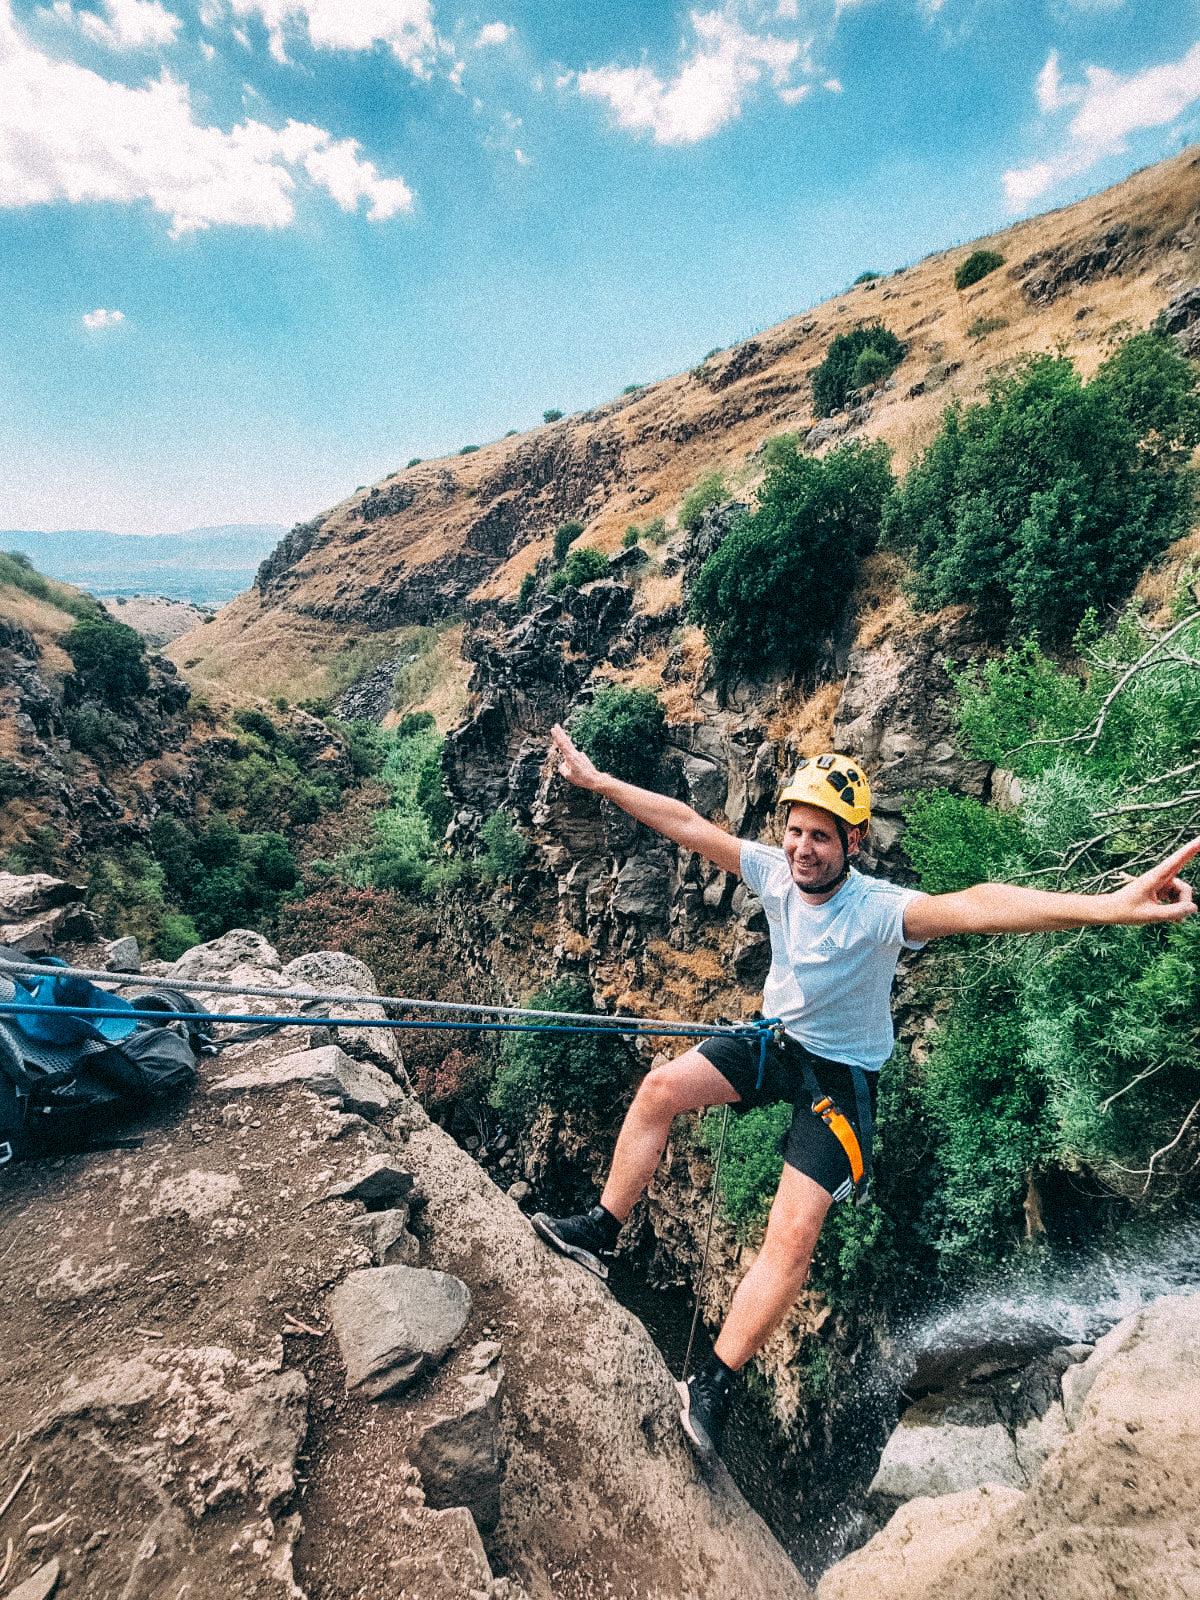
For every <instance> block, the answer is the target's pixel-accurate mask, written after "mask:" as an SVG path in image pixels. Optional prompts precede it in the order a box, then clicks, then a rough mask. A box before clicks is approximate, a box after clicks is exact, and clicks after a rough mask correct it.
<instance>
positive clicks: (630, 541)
mask: <svg viewBox="0 0 1200 1600" xmlns="http://www.w3.org/2000/svg"><path fill="white" fill-rule="evenodd" d="M639 537H640V530H639V528H638V525H637V523H636V522H631V523H630V524H629V526H628V527H627V528H626V529H625V532H624V533H623V534H622V535H621V548H622V550H629V549H630V548H632V546H633V545H635V544H636V543H637V542H638V539H639Z"/></svg>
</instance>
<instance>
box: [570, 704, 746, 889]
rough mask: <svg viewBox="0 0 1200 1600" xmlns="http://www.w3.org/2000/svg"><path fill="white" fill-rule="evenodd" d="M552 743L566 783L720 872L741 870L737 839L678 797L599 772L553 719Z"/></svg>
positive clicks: (740, 856)
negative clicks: (616, 808) (587, 791)
mask: <svg viewBox="0 0 1200 1600" xmlns="http://www.w3.org/2000/svg"><path fill="white" fill-rule="evenodd" d="M552 735H553V738H554V743H555V744H556V745H557V746H558V753H559V755H560V756H561V757H562V760H561V761H560V762H559V766H558V770H559V772H560V773H561V775H562V776H563V777H564V778H565V779H566V780H567V782H568V783H573V784H575V786H576V787H577V788H579V789H590V790H591V791H592V792H593V793H594V794H598V795H602V796H603V797H604V799H606V800H611V801H612V803H613V804H614V805H617V806H620V808H621V810H622V811H628V813H629V815H630V816H631V817H636V818H637V820H638V821H639V822H644V823H645V824H646V826H647V827H648V828H653V829H654V831H655V832H656V833H661V834H663V835H664V836H665V837H666V838H668V839H673V840H674V841H675V843H676V844H681V845H683V846H684V848H685V849H687V850H696V851H698V852H699V853H700V855H702V856H704V857H705V859H706V860H708V861H711V862H713V863H714V865H716V866H718V867H720V868H721V869H722V871H724V872H738V873H740V872H741V864H742V845H741V840H740V839H735V838H734V837H733V835H732V834H730V833H726V832H725V830H724V829H723V828H718V827H717V825H716V823H714V822H707V821H706V820H705V819H704V818H703V817H702V816H701V815H700V813H699V812H698V811H693V810H692V808H691V806H685V805H684V803H683V801H682V800H672V799H670V798H669V797H668V796H667V795H665V794H655V793H654V791H653V790H652V789H639V788H638V787H637V785H636V784H633V783H622V782H621V780H620V778H614V777H613V776H612V774H611V773H609V772H601V771H600V770H599V769H598V768H597V767H595V766H594V765H593V764H592V762H591V761H589V759H588V758H587V756H585V755H584V753H583V751H582V750H580V749H578V748H577V747H576V746H575V745H574V744H573V743H572V742H571V739H570V737H569V736H568V734H567V733H566V732H565V731H564V730H563V729H562V728H560V727H559V726H558V724H557V723H555V725H554V728H553V729H552Z"/></svg>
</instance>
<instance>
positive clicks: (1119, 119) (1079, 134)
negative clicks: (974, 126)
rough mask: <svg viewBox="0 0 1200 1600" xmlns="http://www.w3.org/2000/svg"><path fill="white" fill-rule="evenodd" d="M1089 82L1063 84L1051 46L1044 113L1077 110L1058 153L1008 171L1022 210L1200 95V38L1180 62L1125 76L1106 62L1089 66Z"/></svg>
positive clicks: (1015, 203)
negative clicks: (1102, 65)
mask: <svg viewBox="0 0 1200 1600" xmlns="http://www.w3.org/2000/svg"><path fill="white" fill-rule="evenodd" d="M1083 75H1084V78H1085V79H1086V82H1085V83H1081V84H1071V83H1063V81H1062V75H1061V72H1060V70H1059V65H1058V54H1057V52H1056V51H1051V53H1050V55H1049V56H1048V57H1047V59H1046V64H1045V66H1044V67H1043V68H1042V70H1041V71H1040V72H1039V73H1038V76H1037V81H1036V83H1035V85H1034V92H1035V93H1036V95H1037V101H1038V106H1039V107H1040V109H1041V111H1042V112H1043V114H1045V115H1049V114H1052V113H1054V112H1057V111H1063V110H1065V109H1066V108H1067V107H1068V106H1075V107H1077V108H1078V109H1077V110H1076V112H1075V115H1074V116H1073V117H1072V118H1071V121H1070V123H1069V125H1068V128H1067V140H1066V143H1065V145H1064V147H1063V149H1062V150H1061V151H1060V152H1059V154H1058V155H1056V156H1052V157H1051V158H1050V159H1049V160H1045V161H1036V162H1032V163H1031V164H1030V165H1029V166H1027V167H1012V168H1010V169H1009V170H1008V171H1007V172H1006V173H1005V174H1004V188H1005V192H1006V194H1007V196H1008V202H1009V205H1010V206H1012V207H1013V209H1014V210H1020V209H1022V208H1024V207H1025V206H1027V205H1029V204H1030V203H1031V202H1032V201H1034V200H1036V199H1038V198H1039V197H1040V196H1041V195H1043V194H1045V193H1046V191H1047V190H1048V189H1051V188H1053V186H1054V185H1055V184H1056V183H1060V182H1061V181H1062V180H1063V179H1064V178H1071V177H1075V176H1076V175H1077V174H1079V173H1081V172H1086V171H1087V170H1088V169H1089V168H1090V167H1092V166H1094V165H1095V164H1096V162H1097V161H1099V160H1101V159H1102V158H1103V157H1104V156H1107V155H1120V154H1121V153H1122V152H1123V151H1124V150H1125V149H1127V147H1128V139H1129V135H1130V134H1131V133H1136V132H1137V131H1138V130H1139V129H1142V128H1162V127H1165V126H1166V125H1167V124H1168V123H1170V122H1173V121H1174V120H1175V118H1176V117H1178V116H1179V115H1180V114H1181V113H1182V112H1183V111H1186V110H1187V108H1188V106H1190V105H1191V104H1192V103H1193V102H1194V101H1195V100H1197V99H1200V42H1198V43H1196V44H1194V45H1193V46H1192V48H1191V49H1190V50H1189V51H1188V52H1187V53H1186V54H1185V55H1184V56H1183V57H1181V59H1180V60H1178V61H1171V62H1168V63H1167V64H1166V65H1165V66H1161V67H1147V68H1146V69H1145V70H1144V71H1142V72H1135V73H1131V74H1130V75H1129V76H1128V77H1122V76H1121V75H1120V74H1119V73H1116V72H1110V71H1109V70H1108V69H1107V68H1106V67H1085V68H1084V74H1083Z"/></svg>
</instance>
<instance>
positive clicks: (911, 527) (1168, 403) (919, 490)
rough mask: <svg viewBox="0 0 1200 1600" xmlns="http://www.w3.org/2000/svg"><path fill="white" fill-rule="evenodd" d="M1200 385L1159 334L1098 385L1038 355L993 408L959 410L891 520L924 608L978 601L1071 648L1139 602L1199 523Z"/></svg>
mask: <svg viewBox="0 0 1200 1600" xmlns="http://www.w3.org/2000/svg"><path fill="white" fill-rule="evenodd" d="M1196 391H1197V378H1196V374H1195V373H1194V372H1193V371H1192V370H1191V369H1190V368H1189V366H1188V363H1187V362H1186V361H1185V360H1184V358H1183V357H1182V356H1181V355H1180V354H1179V352H1178V351H1177V350H1176V349H1175V348H1174V346H1173V344H1172V343H1171V341H1169V340H1167V339H1166V338H1164V337H1162V336H1160V335H1154V334H1146V335H1141V336H1139V337H1138V338H1136V339H1131V340H1129V341H1128V343H1127V345H1126V346H1123V347H1122V348H1121V349H1120V350H1118V351H1117V353H1116V354H1115V355H1114V356H1113V357H1111V358H1110V359H1109V360H1108V361H1107V362H1105V363H1104V364H1103V365H1102V366H1101V368H1100V370H1099V372H1098V373H1097V374H1096V377H1095V379H1094V380H1093V381H1092V382H1091V383H1089V384H1088V385H1087V386H1086V387H1085V386H1084V384H1083V383H1082V382H1081V381H1080V378H1079V374H1078V373H1077V372H1076V371H1075V368H1074V366H1073V365H1072V364H1071V362H1070V361H1069V360H1068V359H1067V358H1066V357H1063V356H1037V357H1033V358H1031V359H1030V360H1029V361H1028V362H1026V363H1025V364H1024V366H1023V367H1022V368H1021V369H1019V370H1018V371H1017V372H1015V373H1013V374H1011V375H1009V376H1007V377H1003V378H999V379H997V380H996V382H995V383H994V384H993V386H992V390H991V394H990V396H989V399H988V400H987V402H986V403H984V404H979V405H972V406H968V407H966V408H965V409H964V408H962V407H959V406H957V405H955V406H951V407H950V408H949V409H948V410H947V411H946V413H945V415H944V417H943V422H942V428H941V431H940V432H939V434H938V436H937V438H936V439H935V440H934V442H933V444H932V445H930V447H929V448H928V449H927V450H926V451H925V452H924V453H923V454H922V456H921V457H920V459H919V460H918V462H917V463H916V465H915V466H914V467H913V468H912V470H911V471H910V472H909V474H908V476H907V477H906V479H905V480H904V483H903V486H902V487H901V488H900V489H899V490H898V492H897V493H896V494H895V495H894V496H893V497H892V499H891V501H890V503H889V505H888V507H887V509H886V512H885V516H884V525H883V540H884V543H885V544H887V545H889V546H891V547H892V548H895V549H900V550H903V551H905V552H906V553H907V554H908V555H909V557H910V559H911V560H912V562H913V566H914V568H915V576H914V581H913V597H914V599H915V600H916V602H917V604H918V605H920V606H923V607H925V608H927V609H934V608H937V607H939V606H943V605H947V604H955V603H961V602H964V601H966V602H969V603H970V604H972V605H974V607H975V609H976V612H977V615H978V617H979V620H980V622H981V624H982V625H983V627H984V628H985V629H986V630H987V632H988V633H989V634H990V635H991V636H992V637H995V638H1002V637H1003V636H1004V635H1005V634H1008V635H1010V636H1013V635H1017V636H1020V635H1022V634H1027V633H1036V634H1038V635H1039V636H1040V637H1041V638H1042V639H1044V640H1045V641H1046V642H1048V643H1051V644H1056V645H1063V644H1065V643H1067V642H1068V641H1069V640H1070V638H1071V636H1072V634H1073V633H1074V631H1075V629H1076V628H1077V627H1078V625H1079V623H1080V621H1081V619H1082V618H1083V615H1084V613H1085V612H1086V611H1087V610H1088V608H1089V607H1094V608H1096V609H1097V610H1099V611H1101V612H1103V611H1104V610H1105V609H1107V608H1110V607H1112V606H1114V605H1117V604H1119V603H1120V602H1121V601H1123V600H1124V599H1125V597H1126V596H1127V595H1128V594H1129V593H1130V591H1131V590H1132V588H1133V586H1134V584H1135V583H1136V582H1137V579H1138V577H1139V576H1140V575H1141V573H1142V571H1143V569H1144V568H1145V566H1146V563H1147V562H1148V561H1150V560H1152V559H1153V558H1154V557H1155V556H1156V555H1158V554H1160V553H1161V552H1162V551H1163V550H1164V549H1165V548H1166V547H1167V545H1168V544H1169V543H1170V542H1171V541H1172V539H1174V538H1176V537H1178V536H1179V535H1180V534H1181V533H1183V532H1185V531H1186V529H1187V526H1188V522H1189V518H1190V512H1191V503H1192V482H1191V477H1190V474H1189V473H1188V471H1187V469H1186V468H1185V467H1184V466H1183V465H1182V462H1183V459H1184V458H1185V457H1186V455H1187V454H1189V453H1190V451H1191V450H1192V449H1193V448H1194V446H1195V445H1196V443H1197V442H1200V412H1198V410H1197V393H1196Z"/></svg>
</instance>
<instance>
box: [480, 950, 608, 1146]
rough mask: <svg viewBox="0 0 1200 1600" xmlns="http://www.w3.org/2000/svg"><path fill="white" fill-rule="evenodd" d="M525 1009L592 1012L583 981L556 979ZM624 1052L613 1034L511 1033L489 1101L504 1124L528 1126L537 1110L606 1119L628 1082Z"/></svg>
mask: <svg viewBox="0 0 1200 1600" xmlns="http://www.w3.org/2000/svg"><path fill="white" fill-rule="evenodd" d="M524 1005H525V1006H526V1007H527V1008H528V1009H529V1010H532V1011H573V1012H591V1011H594V1009H595V1007H594V1006H593V1004H592V992H591V989H590V988H589V986H588V985H587V984H586V983H585V982H584V980H583V979H582V978H572V977H567V978H559V979H557V980H556V981H555V982H553V983H551V984H549V985H548V986H547V988H546V989H544V990H543V991H542V992H541V993H540V994H535V995H531V996H529V998H528V999H526V1000H525V1001H524ZM628 1076H629V1072H628V1066H627V1059H626V1056H625V1052H624V1048H623V1046H622V1044H621V1041H620V1039H619V1038H617V1037H616V1036H615V1035H614V1036H612V1037H607V1036H605V1035H604V1034H589V1033H541V1032H533V1031H530V1032H528V1033H509V1034H505V1035H504V1042H503V1043H502V1044H501V1046H500V1064H499V1066H498V1067H497V1068H496V1077H495V1082H494V1083H493V1085H492V1092H491V1102H492V1104H493V1105H494V1106H495V1107H496V1109H497V1110H498V1111H499V1112H500V1114H501V1116H502V1117H504V1119H505V1121H506V1122H511V1123H515V1124H517V1125H519V1126H528V1124H529V1123H531V1122H532V1121H533V1118H534V1115H535V1113H536V1111H537V1109H538V1107H539V1106H542V1105H548V1106H551V1107H553V1109H554V1110H555V1111H571V1112H574V1113H575V1114H576V1115H587V1114H588V1113H592V1114H594V1115H601V1116H604V1115H608V1114H610V1113H611V1112H612V1111H613V1110H614V1109H615V1107H616V1105H617V1103H618V1101H619V1100H620V1098H621V1095H622V1093H623V1091H624V1090H625V1088H626V1086H627V1083H628Z"/></svg>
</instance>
